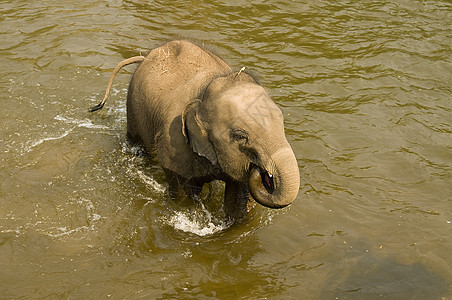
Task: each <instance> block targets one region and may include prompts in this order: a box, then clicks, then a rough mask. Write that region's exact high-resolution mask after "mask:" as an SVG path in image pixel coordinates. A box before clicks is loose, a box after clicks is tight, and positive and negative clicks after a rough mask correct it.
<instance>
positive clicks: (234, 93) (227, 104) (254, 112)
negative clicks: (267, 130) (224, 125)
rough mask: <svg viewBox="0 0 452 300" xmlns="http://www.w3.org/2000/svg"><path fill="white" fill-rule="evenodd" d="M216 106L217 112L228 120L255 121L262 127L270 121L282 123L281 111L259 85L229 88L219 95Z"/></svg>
mask: <svg viewBox="0 0 452 300" xmlns="http://www.w3.org/2000/svg"><path fill="white" fill-rule="evenodd" d="M217 104H218V107H217V108H218V109H219V112H220V113H222V114H224V115H227V117H228V118H231V117H236V118H241V119H245V120H248V119H256V120H257V121H259V122H260V123H262V125H266V124H265V123H266V122H270V121H272V122H274V121H277V120H279V121H282V113H281V110H280V109H279V107H278V106H277V105H276V104H275V103H274V102H273V101H272V100H271V99H270V97H269V96H268V94H267V93H266V92H265V90H264V89H263V88H262V87H261V86H259V85H243V86H239V87H234V88H231V89H229V90H228V91H226V92H225V93H223V94H222V95H221V99H219V101H217ZM248 121H249V120H248Z"/></svg>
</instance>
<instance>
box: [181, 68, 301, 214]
mask: <svg viewBox="0 0 452 300" xmlns="http://www.w3.org/2000/svg"><path fill="white" fill-rule="evenodd" d="M182 122H183V126H182V127H183V129H182V130H183V134H184V135H185V136H186V138H187V140H188V142H189V143H190V146H191V148H192V150H193V151H194V152H196V153H198V154H199V155H200V156H204V157H206V158H207V159H208V160H209V161H210V162H211V163H212V164H213V165H218V166H219V167H220V168H221V170H222V171H223V172H224V173H225V174H226V175H227V176H228V177H229V178H230V179H231V180H235V181H238V182H242V183H247V185H248V190H249V192H250V194H251V196H252V197H253V198H254V199H255V200H256V201H257V202H258V203H260V204H262V205H264V206H267V207H271V208H281V207H284V206H287V205H289V204H290V203H292V201H293V200H294V199H295V197H296V196H297V193H298V189H299V185H300V175H299V171H298V164H297V161H296V158H295V155H294V153H293V151H292V148H291V147H290V145H289V143H288V142H287V140H286V138H285V134H284V120H283V114H282V112H281V110H280V109H279V108H278V107H277V106H276V104H275V103H274V102H273V101H272V100H271V99H270V98H269V96H268V95H267V93H266V92H265V90H264V89H263V88H262V87H261V86H260V85H259V84H257V83H256V81H255V80H254V79H253V78H252V77H251V76H250V75H248V74H246V73H240V72H239V73H234V74H231V75H229V76H225V77H219V78H216V79H214V80H213V81H212V82H211V83H210V84H209V85H208V87H207V88H206V90H205V91H204V94H203V96H202V99H198V100H195V101H193V102H191V103H190V104H189V105H188V106H187V107H186V109H185V111H184V113H183V116H182Z"/></svg>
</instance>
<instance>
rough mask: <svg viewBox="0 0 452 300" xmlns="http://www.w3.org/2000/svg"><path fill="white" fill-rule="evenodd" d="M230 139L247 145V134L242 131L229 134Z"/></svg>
mask: <svg viewBox="0 0 452 300" xmlns="http://www.w3.org/2000/svg"><path fill="white" fill-rule="evenodd" d="M231 138H232V139H233V140H235V141H237V142H242V143H245V144H247V143H248V133H246V131H245V130H242V129H236V130H233V131H232V132H231Z"/></svg>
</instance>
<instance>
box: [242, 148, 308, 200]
mask: <svg viewBox="0 0 452 300" xmlns="http://www.w3.org/2000/svg"><path fill="white" fill-rule="evenodd" d="M270 160H271V161H272V164H271V165H272V166H271V167H269V169H270V170H265V169H264V168H262V167H259V166H253V167H252V169H251V173H250V178H249V181H248V186H249V189H250V193H251V196H252V197H253V198H254V200H256V201H257V202H258V203H259V204H261V205H264V206H267V207H270V208H282V207H285V206H287V205H289V204H290V203H292V202H293V201H294V200H295V197H296V196H297V194H298V190H299V188H300V173H299V171H298V163H297V160H296V158H295V155H294V153H293V151H292V149H291V148H290V146H288V147H284V148H280V149H279V150H277V151H275V152H274V153H273V154H272V155H271V157H270Z"/></svg>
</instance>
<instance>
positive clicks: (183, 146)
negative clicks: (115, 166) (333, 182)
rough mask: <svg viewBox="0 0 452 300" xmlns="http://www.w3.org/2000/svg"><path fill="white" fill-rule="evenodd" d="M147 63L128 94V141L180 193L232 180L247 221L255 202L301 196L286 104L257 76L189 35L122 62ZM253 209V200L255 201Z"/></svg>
mask: <svg viewBox="0 0 452 300" xmlns="http://www.w3.org/2000/svg"><path fill="white" fill-rule="evenodd" d="M133 63H139V66H138V67H137V69H136V70H135V72H134V74H133V75H132V79H131V82H130V84H129V88H128V93H127V139H128V141H129V142H130V143H131V144H141V145H143V146H144V147H145V149H146V151H147V152H148V153H149V154H150V155H151V156H154V157H155V158H157V161H158V162H159V163H160V165H161V167H162V168H163V170H164V172H165V175H166V178H167V181H168V191H169V194H170V195H171V196H172V197H181V196H184V197H195V196H196V195H199V193H200V192H201V190H202V187H203V185H204V184H206V183H209V182H211V181H213V180H220V181H223V182H224V183H225V190H224V199H223V201H224V202H223V207H224V210H225V212H226V216H227V217H228V218H231V219H233V220H236V219H243V218H244V217H245V216H246V215H247V213H248V209H249V207H250V205H249V204H250V203H253V205H254V203H255V202H254V201H253V200H255V201H256V202H257V203H259V204H261V205H263V206H266V207H269V208H282V207H285V206H287V205H289V204H290V203H292V202H293V201H294V200H295V198H296V197H297V194H298V190H299V188H300V187H299V186H300V174H299V169H298V163H297V160H296V157H295V154H294V152H293V150H292V148H291V146H290V145H289V143H288V141H287V139H286V136H285V133H284V119H283V114H282V111H281V109H280V108H279V107H278V106H277V105H276V104H275V103H274V102H273V101H272V100H271V99H270V97H269V96H268V94H267V92H266V91H265V89H264V88H263V87H262V86H261V85H260V84H259V83H258V82H257V80H256V79H255V78H254V77H253V76H251V75H250V74H248V73H247V72H244V68H242V69H241V70H239V71H233V69H232V68H231V67H230V66H229V65H228V64H227V63H226V62H225V61H223V60H222V59H221V58H219V57H218V56H217V55H215V54H213V53H212V52H211V51H209V50H207V49H205V47H202V46H198V45H196V44H194V43H193V42H190V41H186V40H174V41H170V42H167V43H165V44H164V45H162V46H160V47H158V48H154V49H153V50H151V51H150V52H149V53H148V54H147V55H146V56H135V57H132V58H129V59H126V60H124V61H122V62H120V63H119V64H118V65H117V67H116V68H115V70H114V71H113V73H112V75H111V77H110V81H109V83H108V87H107V91H106V93H105V97H104V99H103V100H102V101H101V102H100V103H99V104H98V105H96V106H94V107H92V108H91V109H90V111H97V110H99V109H101V108H102V107H103V106H104V104H105V102H106V100H107V98H108V94H109V90H110V87H111V84H112V82H113V79H114V77H115V75H116V74H117V73H118V72H119V70H120V69H121V68H122V67H124V66H125V65H128V64H133ZM251 206H252V205H251Z"/></svg>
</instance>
